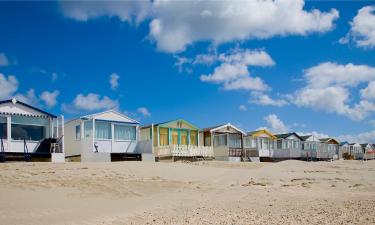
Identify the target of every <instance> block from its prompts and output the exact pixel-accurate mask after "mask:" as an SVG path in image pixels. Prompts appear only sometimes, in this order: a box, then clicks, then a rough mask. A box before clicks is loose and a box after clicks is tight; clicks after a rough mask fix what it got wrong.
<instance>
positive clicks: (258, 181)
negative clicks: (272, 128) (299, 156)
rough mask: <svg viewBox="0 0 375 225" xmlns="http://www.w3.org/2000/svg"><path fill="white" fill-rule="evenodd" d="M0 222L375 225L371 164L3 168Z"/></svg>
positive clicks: (27, 165)
mask: <svg viewBox="0 0 375 225" xmlns="http://www.w3.org/2000/svg"><path fill="white" fill-rule="evenodd" d="M0 221H1V222H0V223H1V224H17V225H19V224H90V225H91V224H361V225H362V224H375V161H367V162H361V161H335V162H301V161H293V160H290V161H284V162H279V163H229V162H214V161H212V162H210V161H201V162H194V163H187V162H185V163H183V162H176V163H169V162H163V163H152V162H114V163H64V164H51V163H5V164H0Z"/></svg>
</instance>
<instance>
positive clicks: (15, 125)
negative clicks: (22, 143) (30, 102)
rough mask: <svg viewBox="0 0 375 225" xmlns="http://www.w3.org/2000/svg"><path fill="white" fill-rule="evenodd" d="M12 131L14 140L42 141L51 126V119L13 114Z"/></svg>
mask: <svg viewBox="0 0 375 225" xmlns="http://www.w3.org/2000/svg"><path fill="white" fill-rule="evenodd" d="M11 120H12V125H11V126H12V133H11V137H12V139H13V140H29V141H40V140H42V139H44V138H45V137H46V134H47V133H48V132H47V129H48V126H49V119H46V118H38V117H28V116H12V117H11Z"/></svg>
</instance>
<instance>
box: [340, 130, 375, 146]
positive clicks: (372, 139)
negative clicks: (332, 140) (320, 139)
mask: <svg viewBox="0 0 375 225" xmlns="http://www.w3.org/2000/svg"><path fill="white" fill-rule="evenodd" d="M338 139H339V140H342V141H348V142H357V143H375V130H372V131H368V132H362V133H358V134H345V135H341V136H339V137H338Z"/></svg>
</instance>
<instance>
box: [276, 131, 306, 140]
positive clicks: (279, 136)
mask: <svg viewBox="0 0 375 225" xmlns="http://www.w3.org/2000/svg"><path fill="white" fill-rule="evenodd" d="M292 135H295V136H296V137H298V138H299V139H300V140H301V141H302V138H301V137H300V136H299V135H298V134H297V133H295V132H292V133H285V134H275V136H276V137H277V138H278V139H286V138H288V137H290V136H292Z"/></svg>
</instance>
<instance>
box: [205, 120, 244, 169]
mask: <svg viewBox="0 0 375 225" xmlns="http://www.w3.org/2000/svg"><path fill="white" fill-rule="evenodd" d="M243 135H245V133H244V132H243V131H242V130H241V129H239V128H237V127H235V126H234V125H232V124H230V123H227V124H223V125H218V126H213V127H208V128H205V129H203V131H201V136H203V140H204V146H209V147H211V146H212V147H213V152H214V157H215V160H220V161H236V162H239V161H242V160H243V154H242V153H243V151H242V150H243V147H242V142H243V140H242V138H243Z"/></svg>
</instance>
